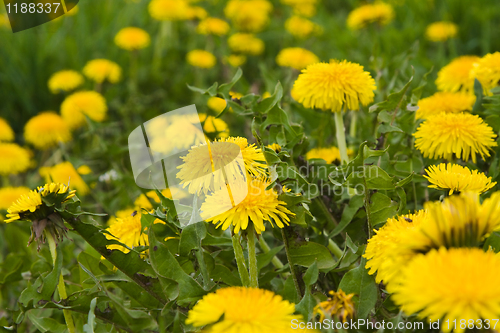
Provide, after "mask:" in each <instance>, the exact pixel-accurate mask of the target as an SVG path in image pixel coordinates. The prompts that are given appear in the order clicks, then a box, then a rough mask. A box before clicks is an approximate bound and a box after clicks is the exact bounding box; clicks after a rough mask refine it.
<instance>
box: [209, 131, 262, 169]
mask: <svg viewBox="0 0 500 333" xmlns="http://www.w3.org/2000/svg"><path fill="white" fill-rule="evenodd" d="M216 142H231V143H234V144H237V145H238V146H239V147H240V150H241V155H242V157H243V161H244V162H245V168H246V170H247V172H249V173H250V175H252V176H259V175H262V174H264V172H265V170H266V169H267V165H266V164H265V163H266V158H265V157H264V154H263V153H262V150H261V149H260V148H259V147H257V146H256V145H255V143H252V144H249V143H248V140H247V139H246V138H242V137H239V136H238V137H228V138H220V139H218V140H217V141H216Z"/></svg>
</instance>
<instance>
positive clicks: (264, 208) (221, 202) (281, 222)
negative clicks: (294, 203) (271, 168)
mask: <svg viewBox="0 0 500 333" xmlns="http://www.w3.org/2000/svg"><path fill="white" fill-rule="evenodd" d="M270 184H271V182H270V181H269V180H267V179H264V178H261V177H260V178H253V179H250V177H248V178H247V184H244V183H241V182H240V183H237V184H236V185H235V186H231V194H232V196H233V198H234V202H239V204H237V205H233V204H232V202H233V200H227V191H226V189H222V190H219V191H215V192H214V193H213V194H211V195H208V196H207V198H206V199H205V202H203V204H202V205H201V217H202V218H203V219H204V220H205V221H206V222H211V223H213V224H215V225H216V228H218V227H220V226H222V230H226V229H227V228H229V227H230V226H231V225H232V226H234V232H235V233H238V232H239V231H240V229H241V230H246V229H247V227H248V223H249V221H251V222H252V224H253V226H254V228H255V231H256V232H257V233H258V234H261V233H262V231H264V230H265V229H266V227H265V226H264V222H265V221H269V222H270V223H271V226H272V227H274V225H273V221H274V224H276V226H277V227H278V228H284V227H285V225H289V222H290V217H289V216H294V215H295V214H294V213H292V212H291V211H289V210H288V209H287V208H286V207H285V206H286V203H285V202H284V201H280V200H279V199H278V194H277V193H276V191H275V190H274V189H272V188H271V189H269V190H267V189H266V188H267V187H268V186H269V185H270ZM245 187H247V188H245ZM247 191H248V192H247ZM245 194H246V196H245ZM220 211H224V213H222V214H219V215H217V212H220ZM211 216H214V217H211Z"/></svg>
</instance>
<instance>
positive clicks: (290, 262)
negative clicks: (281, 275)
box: [281, 228, 302, 299]
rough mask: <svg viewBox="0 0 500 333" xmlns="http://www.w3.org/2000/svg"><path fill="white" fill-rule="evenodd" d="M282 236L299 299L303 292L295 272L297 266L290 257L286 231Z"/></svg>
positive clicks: (282, 230)
mask: <svg viewBox="0 0 500 333" xmlns="http://www.w3.org/2000/svg"><path fill="white" fill-rule="evenodd" d="M281 236H282V237H283V243H284V244H285V252H286V258H287V259H288V266H290V273H292V278H293V284H294V285H295V290H296V291H297V296H298V297H299V299H301V298H302V292H301V291H300V285H299V279H298V278H297V273H296V272H295V266H294V263H293V260H292V256H291V255H290V244H289V242H288V236H287V234H286V232H285V229H284V228H282V229H281Z"/></svg>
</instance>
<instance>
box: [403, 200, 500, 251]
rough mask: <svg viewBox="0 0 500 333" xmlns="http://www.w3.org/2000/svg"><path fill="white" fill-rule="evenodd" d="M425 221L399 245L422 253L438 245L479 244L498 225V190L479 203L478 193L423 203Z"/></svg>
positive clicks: (499, 213) (499, 218)
mask: <svg viewBox="0 0 500 333" xmlns="http://www.w3.org/2000/svg"><path fill="white" fill-rule="evenodd" d="M424 208H425V210H426V211H427V214H428V220H427V222H426V223H423V224H422V225H420V227H419V228H418V229H414V230H412V232H410V233H407V234H406V235H404V237H403V243H402V247H404V248H407V249H409V250H410V251H412V252H414V253H426V252H428V251H430V250H431V249H438V248H440V247H442V246H444V247H446V248H452V247H476V246H480V245H481V243H482V242H483V241H484V239H485V238H486V237H487V236H489V234H490V233H491V232H493V231H494V230H496V229H497V228H498V227H499V226H500V192H495V193H493V195H492V196H491V197H489V198H488V199H486V200H484V202H483V203H482V204H481V203H480V202H479V194H478V193H467V192H465V193H461V194H459V195H453V196H451V197H447V198H446V199H445V200H444V201H443V202H439V201H437V202H427V203H425V205H424Z"/></svg>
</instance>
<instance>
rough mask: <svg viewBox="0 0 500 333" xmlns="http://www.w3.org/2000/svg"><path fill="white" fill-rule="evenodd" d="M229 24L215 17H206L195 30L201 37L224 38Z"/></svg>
mask: <svg viewBox="0 0 500 333" xmlns="http://www.w3.org/2000/svg"><path fill="white" fill-rule="evenodd" d="M229 29H230V28H229V24H228V23H227V22H226V21H224V20H221V19H220V18H216V17H207V18H206V19H204V20H203V21H201V22H200V23H198V27H197V28H196V32H197V33H199V34H202V35H216V36H225V35H227V33H228V32H229Z"/></svg>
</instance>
